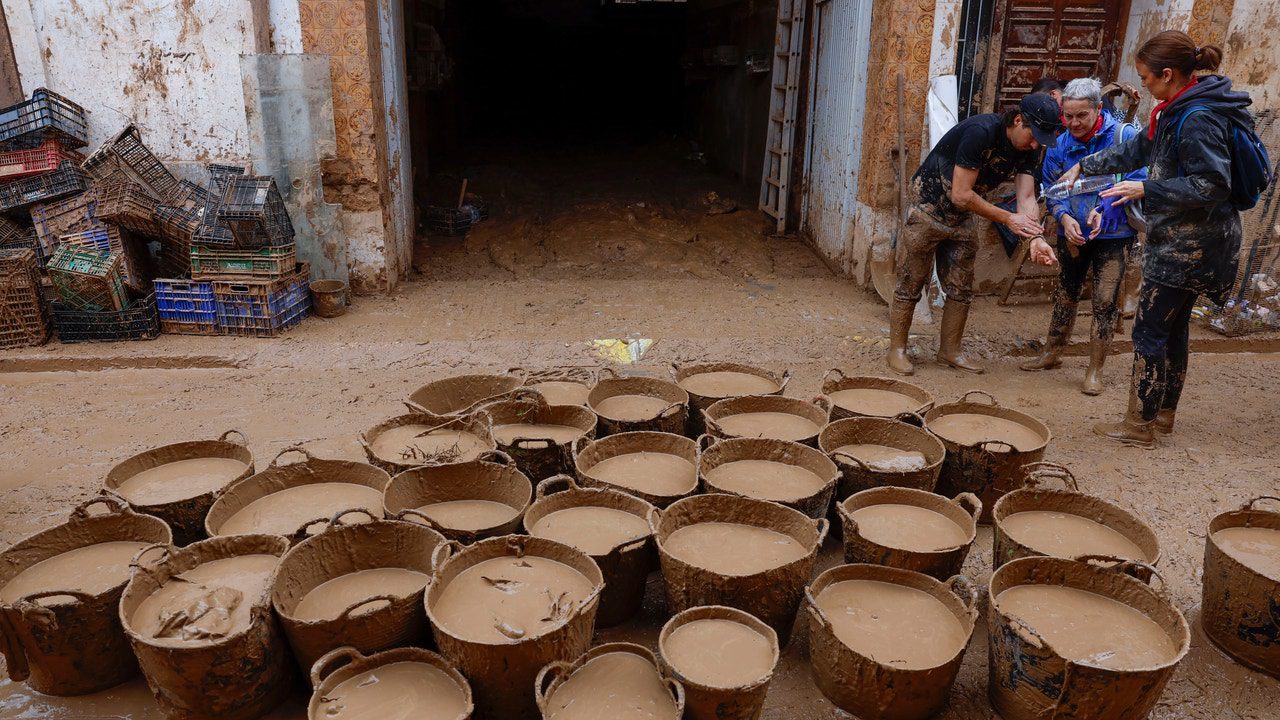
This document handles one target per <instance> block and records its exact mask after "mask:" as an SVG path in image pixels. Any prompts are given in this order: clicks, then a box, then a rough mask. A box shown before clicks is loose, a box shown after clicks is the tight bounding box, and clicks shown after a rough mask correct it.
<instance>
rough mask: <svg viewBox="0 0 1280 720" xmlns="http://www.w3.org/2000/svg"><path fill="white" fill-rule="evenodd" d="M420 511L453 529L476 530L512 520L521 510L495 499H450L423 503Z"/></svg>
mask: <svg viewBox="0 0 1280 720" xmlns="http://www.w3.org/2000/svg"><path fill="white" fill-rule="evenodd" d="M418 512H420V513H422V514H423V515H426V516H427V517H429V518H431V519H432V520H435V521H436V522H438V523H440V524H441V525H443V526H444V527H447V528H449V529H451V530H465V531H468V532H475V531H477V530H487V529H489V528H491V527H497V526H498V525H501V524H503V523H505V522H510V521H511V520H512V519H513V518H515V516H516V515H519V514H520V511H519V510H517V509H515V508H513V507H511V506H510V505H507V504H506V503H500V502H494V501H493V500H449V501H448V502H441V503H434V504H431V505H423V506H422V507H420V508H418Z"/></svg>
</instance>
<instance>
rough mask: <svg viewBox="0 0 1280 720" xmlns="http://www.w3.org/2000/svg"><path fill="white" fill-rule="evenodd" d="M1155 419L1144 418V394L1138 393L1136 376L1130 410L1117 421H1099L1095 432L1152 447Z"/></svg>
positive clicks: (1121, 441) (1113, 438)
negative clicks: (1152, 428)
mask: <svg viewBox="0 0 1280 720" xmlns="http://www.w3.org/2000/svg"><path fill="white" fill-rule="evenodd" d="M1153 424H1154V421H1149V420H1143V419H1142V396H1141V395H1139V394H1138V378H1137V375H1135V376H1134V378H1133V380H1132V382H1131V383H1130V388H1129V410H1128V412H1126V413H1125V416H1124V419H1123V420H1121V421H1120V422H1115V423H1098V424H1097V425H1094V426H1093V433H1094V434H1095V435H1101V436H1102V437H1104V438H1109V439H1111V440H1115V441H1116V442H1118V443H1122V444H1124V445H1131V446H1133V447H1140V448H1147V449H1151V448H1153V447H1155V445H1156V442H1155V435H1154V434H1153V433H1152V431H1151V426H1152V425H1153Z"/></svg>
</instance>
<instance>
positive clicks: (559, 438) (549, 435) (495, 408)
mask: <svg viewBox="0 0 1280 720" xmlns="http://www.w3.org/2000/svg"><path fill="white" fill-rule="evenodd" d="M487 410H488V412H489V415H490V416H491V417H492V418H493V439H494V441H495V442H497V444H498V449H499V450H501V451H503V452H505V453H507V454H508V455H510V456H511V457H512V458H515V461H516V465H517V466H518V467H519V468H520V471H521V472H523V473H524V474H525V475H528V476H529V479H530V480H532V481H534V482H537V481H539V480H544V479H546V478H549V477H551V476H553V475H561V474H564V473H567V472H571V471H572V469H573V444H574V443H575V442H577V441H578V440H579V439H587V440H590V439H592V438H594V437H595V436H596V425H597V422H598V418H597V417H596V414H595V413H594V412H592V411H591V410H590V409H589V408H585V407H582V406H580V405H548V404H547V401H546V399H545V398H543V397H542V396H541V395H539V394H537V393H535V392H528V391H521V392H520V393H517V395H516V397H514V398H512V399H508V400H502V401H500V402H496V403H494V404H492V405H489V406H488V407H487Z"/></svg>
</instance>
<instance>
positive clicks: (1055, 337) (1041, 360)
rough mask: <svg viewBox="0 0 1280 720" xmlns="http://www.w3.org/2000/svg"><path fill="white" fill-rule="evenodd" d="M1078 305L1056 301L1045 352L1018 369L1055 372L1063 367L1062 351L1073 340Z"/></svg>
mask: <svg viewBox="0 0 1280 720" xmlns="http://www.w3.org/2000/svg"><path fill="white" fill-rule="evenodd" d="M1075 319H1076V304H1075V303H1059V302H1057V301H1055V303H1054V307H1053V316H1052V318H1050V320H1049V334H1048V336H1046V337H1045V341H1044V352H1043V353H1041V354H1040V356H1039V357H1036V358H1032V359H1030V360H1028V361H1026V362H1024V363H1022V364H1021V365H1019V366H1018V367H1019V368H1021V369H1023V370H1027V371H1035V370H1053V369H1056V368H1060V367H1062V351H1063V350H1065V349H1066V347H1067V341H1068V340H1070V339H1071V328H1072V326H1073V325H1075Z"/></svg>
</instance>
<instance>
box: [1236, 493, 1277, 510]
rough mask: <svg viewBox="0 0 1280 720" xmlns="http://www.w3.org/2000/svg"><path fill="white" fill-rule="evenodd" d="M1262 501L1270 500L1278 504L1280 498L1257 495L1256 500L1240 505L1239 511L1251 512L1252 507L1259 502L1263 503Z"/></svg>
mask: <svg viewBox="0 0 1280 720" xmlns="http://www.w3.org/2000/svg"><path fill="white" fill-rule="evenodd" d="M1263 500H1271V501H1272V502H1276V503H1280V497H1277V496H1275V495H1259V496H1258V497H1256V498H1254V499H1252V500H1250V501H1249V502H1247V503H1245V504H1244V505H1241V506H1240V509H1241V510H1253V509H1254V506H1255V505H1257V504H1258V503H1259V502H1261V501H1263Z"/></svg>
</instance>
